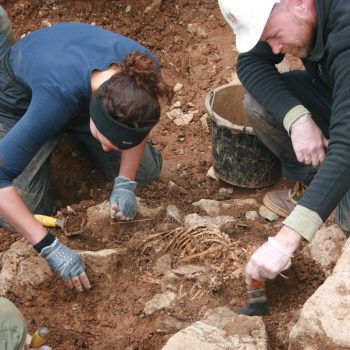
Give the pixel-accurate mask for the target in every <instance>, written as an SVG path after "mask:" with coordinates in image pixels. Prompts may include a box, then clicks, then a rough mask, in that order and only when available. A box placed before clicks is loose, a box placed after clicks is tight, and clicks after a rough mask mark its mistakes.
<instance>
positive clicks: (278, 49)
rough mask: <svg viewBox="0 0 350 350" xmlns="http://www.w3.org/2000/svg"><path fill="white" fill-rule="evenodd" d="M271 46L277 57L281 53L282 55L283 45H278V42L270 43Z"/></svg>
mask: <svg viewBox="0 0 350 350" xmlns="http://www.w3.org/2000/svg"><path fill="white" fill-rule="evenodd" d="M268 44H269V46H270V47H271V50H272V52H273V53H274V54H275V55H278V54H279V53H281V50H282V46H283V45H282V44H280V43H277V42H271V41H270V42H268Z"/></svg>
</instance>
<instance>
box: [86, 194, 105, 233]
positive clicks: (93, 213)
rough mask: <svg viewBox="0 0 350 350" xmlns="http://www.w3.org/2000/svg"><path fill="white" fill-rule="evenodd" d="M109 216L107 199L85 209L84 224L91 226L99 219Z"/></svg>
mask: <svg viewBox="0 0 350 350" xmlns="http://www.w3.org/2000/svg"><path fill="white" fill-rule="evenodd" d="M110 216H111V214H110V204H109V201H108V200H105V201H104V202H102V203H100V204H97V205H94V206H92V207H90V208H88V209H87V210H86V226H87V227H92V226H94V225H96V224H97V223H98V222H99V221H101V220H107V219H109V218H110Z"/></svg>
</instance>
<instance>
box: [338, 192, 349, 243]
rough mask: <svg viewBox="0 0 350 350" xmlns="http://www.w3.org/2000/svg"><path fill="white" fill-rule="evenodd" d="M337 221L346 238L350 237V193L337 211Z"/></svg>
mask: <svg viewBox="0 0 350 350" xmlns="http://www.w3.org/2000/svg"><path fill="white" fill-rule="evenodd" d="M335 220H336V222H337V223H338V224H339V226H340V227H341V228H342V230H343V232H344V233H345V234H346V236H348V237H349V236H350V191H348V192H346V194H345V196H344V197H343V198H342V200H341V201H340V203H339V204H338V206H337V209H336V210H335Z"/></svg>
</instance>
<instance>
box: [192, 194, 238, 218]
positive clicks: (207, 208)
mask: <svg viewBox="0 0 350 350" xmlns="http://www.w3.org/2000/svg"><path fill="white" fill-rule="evenodd" d="M192 205H193V206H195V207H198V208H200V209H202V210H203V211H204V212H205V213H206V214H207V215H209V216H218V215H220V213H221V210H222V209H230V208H232V204H231V203H230V202H224V201H216V200H213V199H204V198H203V199H201V200H199V201H198V202H194V203H192Z"/></svg>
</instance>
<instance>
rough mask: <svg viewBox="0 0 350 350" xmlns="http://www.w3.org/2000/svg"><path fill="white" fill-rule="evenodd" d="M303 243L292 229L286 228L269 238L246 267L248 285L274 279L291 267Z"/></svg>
mask: <svg viewBox="0 0 350 350" xmlns="http://www.w3.org/2000/svg"><path fill="white" fill-rule="evenodd" d="M300 242H301V236H300V235H299V234H298V233H296V232H295V231H294V230H292V229H291V228H289V227H287V226H284V227H283V228H282V229H281V231H280V232H279V233H278V234H277V235H276V236H275V237H274V238H272V237H269V239H268V241H267V242H265V243H264V244H263V245H262V246H261V247H260V248H258V249H257V250H256V251H255V252H254V254H253V255H252V256H251V258H250V260H249V262H248V264H247V266H246V283H247V284H249V283H250V282H251V280H252V279H254V280H257V281H264V280H266V279H274V278H275V277H276V276H277V275H278V274H279V273H281V272H282V271H283V270H285V269H287V268H288V267H289V266H290V261H291V258H292V257H293V256H294V255H293V253H294V251H295V250H296V249H297V248H298V246H299V244H300Z"/></svg>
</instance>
